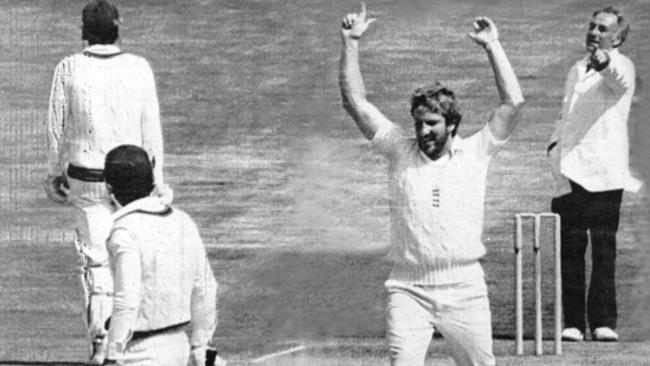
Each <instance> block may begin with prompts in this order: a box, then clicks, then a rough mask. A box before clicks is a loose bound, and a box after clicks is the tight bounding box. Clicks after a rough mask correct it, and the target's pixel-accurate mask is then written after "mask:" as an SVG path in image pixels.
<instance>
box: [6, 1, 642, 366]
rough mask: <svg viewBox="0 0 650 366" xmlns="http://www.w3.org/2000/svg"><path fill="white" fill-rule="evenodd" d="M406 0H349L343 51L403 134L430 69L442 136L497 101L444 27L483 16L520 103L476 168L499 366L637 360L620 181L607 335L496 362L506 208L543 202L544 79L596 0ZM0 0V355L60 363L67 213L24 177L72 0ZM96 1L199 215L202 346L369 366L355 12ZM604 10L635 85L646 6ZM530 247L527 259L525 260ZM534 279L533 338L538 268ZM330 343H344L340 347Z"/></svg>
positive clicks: (466, 129) (635, 201)
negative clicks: (215, 300) (206, 336)
mask: <svg viewBox="0 0 650 366" xmlns="http://www.w3.org/2000/svg"><path fill="white" fill-rule="evenodd" d="M426 3H427V2H425V1H419V0H409V1H399V2H398V1H388V0H381V1H367V4H368V10H369V12H370V15H371V16H372V17H376V18H378V21H377V22H376V23H374V24H373V25H372V26H371V29H370V31H369V32H368V34H367V36H366V37H365V39H364V41H363V42H362V46H361V62H362V70H363V73H364V77H365V80H366V87H367V89H368V92H369V98H370V99H371V101H373V102H374V103H375V104H376V105H377V106H378V107H379V108H380V109H381V110H382V111H384V113H385V114H386V115H387V116H388V117H389V118H391V119H392V120H394V121H395V122H397V123H400V124H402V125H404V126H409V125H410V123H411V122H410V118H409V116H408V95H409V94H410V92H411V91H412V90H413V89H415V87H416V86H419V85H421V84H425V83H430V82H432V81H435V80H438V79H440V80H444V81H447V82H448V84H449V85H450V87H451V88H452V89H454V90H455V91H457V95H458V97H459V99H460V103H461V107H462V110H463V112H464V118H463V122H462V124H461V126H460V129H459V134H460V135H462V136H467V135H468V134H470V133H472V132H473V131H476V130H477V129H478V128H480V126H481V125H482V123H484V121H485V120H486V118H487V117H488V115H489V113H490V109H491V108H492V107H493V106H495V105H496V103H497V102H498V100H497V92H496V90H495V88H494V81H493V75H492V73H491V71H490V67H489V63H488V60H487V57H486V56H485V55H484V54H483V51H482V50H480V48H478V47H477V46H475V45H474V44H473V43H472V42H471V41H470V40H469V39H468V38H467V36H466V34H467V32H469V30H470V28H471V27H470V25H471V18H472V17H473V16H476V15H487V16H490V17H492V18H493V19H494V21H495V22H496V24H497V26H498V28H499V31H500V35H501V37H500V38H501V40H502V43H503V45H504V48H505V49H506V51H507V52H508V55H509V57H510V60H511V62H512V64H513V67H514V68H515V71H516V72H517V74H518V75H519V77H520V81H521V84H522V88H523V90H524V94H525V96H526V98H527V100H528V104H527V106H526V108H525V111H524V112H523V118H522V121H521V122H520V125H519V126H518V129H517V130H516V132H515V133H514V135H513V136H512V138H511V140H510V142H509V143H508V145H507V146H506V147H505V149H504V151H502V152H501V153H500V154H499V155H498V156H497V158H496V159H495V160H494V161H493V163H492V165H491V170H490V174H489V184H488V191H487V199H486V218H485V225H484V238H483V239H484V242H485V244H486V246H487V248H488V254H487V255H486V257H485V259H484V261H483V264H484V267H485V270H486V274H487V282H488V286H489V291H490V300H491V308H492V313H493V329H494V334H495V337H496V338H497V341H496V345H495V352H496V353H497V355H498V356H499V360H500V362H501V361H502V362H503V364H506V365H509V364H512V365H515V364H520V363H525V364H532V365H540V364H556V365H564V364H566V365H575V364H585V365H587V364H589V365H592V364H602V365H608V364H612V363H613V364H643V363H644V362H643V361H642V360H647V359H648V353H649V349H650V343H648V340H649V339H650V316H649V315H648V314H649V311H648V310H649V309H648V305H647V304H649V303H650V301H649V300H650V288H649V286H648V285H647V283H648V280H650V270H649V269H648V266H647V262H648V259H650V249H649V248H650V245H649V244H650V243H649V240H648V238H649V237H650V235H649V234H650V229H649V225H648V223H650V209H649V207H650V206H649V205H648V203H649V202H648V195H647V190H645V189H644V190H643V191H642V192H640V193H639V194H636V195H631V194H626V195H625V196H624V202H623V209H622V219H621V229H620V231H619V247H618V254H619V256H618V272H617V275H618V291H619V293H618V297H619V312H620V316H619V331H620V335H621V337H622V340H623V342H621V343H619V344H617V345H603V344H598V343H592V342H585V343H583V344H580V345H570V346H566V350H565V355H564V356H562V357H555V356H547V357H543V358H533V357H530V358H516V357H514V356H511V354H512V348H511V346H512V347H514V345H513V343H514V341H512V340H511V338H512V337H513V329H514V325H513V322H514V318H513V313H514V310H513V307H514V302H513V287H514V283H513V279H512V274H513V266H514V264H513V254H512V245H513V222H512V215H513V214H514V213H516V212H522V211H546V210H548V207H549V202H550V199H551V197H552V194H553V191H552V184H553V182H552V179H551V176H550V173H549V172H548V169H547V166H546V162H545V160H544V149H545V146H546V142H547V141H548V138H549V136H550V133H551V131H552V124H553V122H554V120H555V119H556V118H557V116H558V113H559V109H560V105H561V98H562V90H563V84H564V81H565V76H566V73H567V71H568V69H569V67H570V65H571V64H572V62H574V61H575V60H576V59H577V58H578V57H581V55H582V54H583V51H582V50H583V45H582V43H583V40H584V33H585V30H586V25H587V22H588V19H589V15H590V14H591V12H592V11H594V10H596V9H598V8H600V7H601V6H602V3H601V2H600V1H597V0H579V1H563V0H549V1H546V2H544V3H543V4H542V3H541V2H534V1H532V0H531V1H528V0H527V1H515V0H509V1H489V2H484V1H480V0H473V1H464V2H458V3H454V2H451V1H435V5H427V4H426ZM428 3H433V1H430V2H428ZM2 4H3V6H2V7H1V8H0V29H2V31H3V32H1V33H0V34H2V35H1V36H0V46H1V47H2V53H0V107H1V108H0V118H1V121H2V124H1V125H0V162H1V163H2V164H3V166H4V167H5V169H2V171H0V215H1V216H2V221H1V222H0V248H1V250H2V255H1V256H0V268H2V269H1V270H0V289H1V295H0V364H9V363H8V362H4V363H3V360H17V361H25V362H31V361H34V362H54V361H63V360H65V361H70V362H80V361H83V360H85V358H86V348H85V347H86V346H85V340H84V327H83V324H82V320H81V319H82V318H81V308H80V303H81V300H80V294H79V288H78V283H77V279H76V273H75V261H76V258H75V254H74V252H73V249H72V245H71V244H70V243H69V239H70V237H71V236H70V228H71V224H72V223H71V220H70V215H69V214H70V210H71V208H69V207H61V206H57V205H55V204H53V203H51V202H49V201H48V200H47V199H46V198H45V195H44V194H43V192H42V189H41V188H40V181H41V179H42V177H43V176H44V174H45V169H44V164H43V162H44V159H45V135H44V121H45V119H46V117H47V100H48V97H49V88H50V82H51V78H52V71H53V69H54V66H55V65H56V63H57V62H58V61H59V60H60V59H61V58H62V57H63V56H65V55H67V54H70V53H72V52H75V51H78V50H79V49H80V47H81V41H80V40H79V38H80V31H79V27H78V24H79V22H80V20H79V18H80V11H81V8H82V7H83V4H85V1H82V0H79V1H76V0H75V1H68V2H66V5H65V6H63V5H61V2H58V1H55V0H39V1H32V2H23V1H18V0H5V1H3V2H2ZM117 4H118V6H119V7H120V11H121V15H122V16H123V18H124V21H125V23H124V25H123V27H122V28H121V34H122V36H123V39H122V46H123V48H124V49H125V50H126V51H130V52H133V53H137V54H140V55H143V56H145V57H146V58H147V59H148V60H149V61H150V63H151V65H152V67H153V69H154V72H155V74H156V80H157V86H158V94H159V99H160V105H161V115H162V121H163V129H164V135H165V159H166V160H165V174H166V179H167V180H168V182H169V183H170V184H171V185H172V186H173V188H174V190H175V197H176V204H177V206H179V207H181V208H183V209H185V210H186V211H188V212H189V213H190V214H191V215H192V216H193V217H194V218H195V219H196V221H197V223H198V224H199V226H200V229H201V233H202V235H203V238H204V240H205V242H206V244H207V245H208V247H209V255H210V259H211V261H212V264H213V268H214V270H215V273H216V276H217V280H218V281H219V283H220V293H219V301H220V303H219V309H220V324H219V334H220V339H221V340H222V343H221V349H222V352H223V353H224V355H225V356H226V357H228V358H231V359H234V360H251V359H255V358H256V357H257V358H259V357H262V356H263V355H265V354H268V353H273V352H275V351H277V350H281V349H284V348H283V347H285V346H286V347H287V348H290V347H292V346H295V344H297V342H306V343H307V344H310V345H314V346H313V347H311V348H309V349H308V350H306V351H302V352H298V353H296V354H294V355H290V356H283V357H284V358H282V359H281V360H279V361H278V360H272V361H270V362H280V363H277V364H292V363H290V362H293V364H296V365H297V364H305V363H307V362H309V363H313V364H314V365H319V364H321V363H322V364H323V365H338V364H341V365H342V364H346V365H357V364H358V365H363V364H371V363H372V364H376V363H379V364H381V363H382V362H383V363H385V351H384V350H383V348H382V347H381V337H382V334H383V319H382V311H383V307H384V295H383V289H382V283H383V281H384V280H385V278H386V276H387V274H388V271H389V270H390V265H389V264H388V263H387V262H386V261H385V260H384V259H383V254H384V253H385V251H386V248H387V245H388V236H389V231H388V208H387V204H388V202H387V189H386V176H385V162H384V161H383V160H382V159H381V158H380V157H377V156H376V155H375V154H373V152H372V151H371V150H370V149H369V147H368V145H367V143H366V142H365V140H364V139H363V137H362V136H361V134H360V133H359V131H357V129H356V127H355V126H354V123H353V122H352V121H351V119H350V118H349V117H348V116H347V115H346V114H345V112H344V111H343V110H342V108H341V102H340V97H339V92H338V81H337V65H338V58H339V46H340V40H339V23H340V18H341V17H342V16H343V15H344V14H345V13H346V12H350V11H355V10H356V9H358V3H357V2H356V1H351V0H350V1H348V0H333V1H327V0H312V1H309V2H308V1H298V0H293V1H281V0H265V1H261V0H222V1H202V0H183V1H171V0H161V1H136V0H131V1H126V0H124V1H119V2H117ZM624 9H625V11H626V13H627V14H629V17H630V20H631V24H632V30H631V34H630V37H629V39H628V41H627V43H626V44H625V45H624V46H623V48H622V51H623V52H624V53H626V54H627V55H629V56H630V57H631V58H632V59H633V60H634V61H635V63H636V68H637V76H638V79H639V82H640V84H641V85H643V84H644V83H645V84H647V80H646V79H647V75H648V71H650V70H649V68H650V62H648V59H647V55H648V54H650V43H649V42H648V40H647V39H646V38H645V34H648V32H649V31H650V3H648V2H647V1H644V0H630V1H626V2H625V6H624ZM637 97H638V98H637V102H636V103H635V104H634V105H633V107H632V113H631V119H630V126H631V127H630V131H631V140H632V148H631V151H632V167H633V169H634V173H635V175H636V176H637V177H639V178H642V179H645V180H647V178H648V176H649V175H650V169H649V167H648V164H647V161H648V158H650V148H649V145H648V143H647V141H648V139H649V138H650V124H649V123H648V120H647V116H648V115H649V113H648V112H649V103H648V91H647V88H646V87H641V88H639V91H638V92H637ZM530 253H531V252H530V251H528V253H527V254H530ZM549 255H550V252H548V251H547V255H546V256H545V257H544V258H545V259H549V258H550V257H549ZM530 257H531V256H529V258H528V260H527V264H529V266H528V267H527V268H530V269H531V270H530V271H528V272H527V274H528V275H529V276H531V275H532V266H530V264H531V263H532V261H531V259H532V258H530ZM546 263H547V265H549V264H550V261H548V260H547V261H546ZM544 273H545V278H546V279H547V281H546V283H545V287H544V290H545V294H548V295H547V296H546V302H545V304H544V315H545V325H546V332H545V336H546V337H547V338H548V337H550V336H551V328H552V327H551V325H552V321H551V314H552V303H551V302H550V300H551V298H552V297H551V293H552V292H551V290H552V287H551V286H552V284H551V278H552V277H551V275H550V274H551V273H552V272H551V268H550V265H549V266H548V267H547V268H546V269H545V272H544ZM529 278H530V277H529ZM531 281H532V280H529V282H527V283H526V284H528V285H532V282H531ZM527 295H528V299H527V300H526V309H527V313H526V314H527V317H526V332H527V335H528V336H531V335H532V330H533V329H532V327H533V322H532V317H531V315H532V291H530V292H528V293H527ZM349 339H353V340H355V342H356V343H355V342H350V344H352V345H353V346H346V345H345V344H347V343H346V342H347V340H349ZM328 342H334V343H332V344H334V345H335V346H332V344H331V343H328ZM323 345H326V346H323ZM327 345H329V346H327ZM328 347H329V348H328ZM432 352H433V353H432V356H435V357H444V354H445V353H444V352H446V351H445V347H442V346H441V345H440V342H438V341H436V342H434V344H433V346H432ZM305 357H306V358H307V359H308V360H309V361H305ZM284 362H286V363H284ZM646 363H647V362H646Z"/></svg>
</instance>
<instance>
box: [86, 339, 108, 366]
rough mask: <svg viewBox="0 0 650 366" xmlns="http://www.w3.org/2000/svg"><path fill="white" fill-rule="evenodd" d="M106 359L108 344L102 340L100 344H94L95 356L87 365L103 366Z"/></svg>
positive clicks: (93, 355)
mask: <svg viewBox="0 0 650 366" xmlns="http://www.w3.org/2000/svg"><path fill="white" fill-rule="evenodd" d="M104 358H106V342H104V340H103V339H102V340H101V341H100V342H93V354H92V356H90V360H89V361H88V363H87V365H101V364H103V363H104Z"/></svg>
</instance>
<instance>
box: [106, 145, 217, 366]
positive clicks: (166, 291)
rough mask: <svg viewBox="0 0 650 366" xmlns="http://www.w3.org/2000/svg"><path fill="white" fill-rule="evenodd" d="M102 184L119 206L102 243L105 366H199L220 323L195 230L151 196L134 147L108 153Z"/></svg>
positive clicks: (146, 165) (144, 158)
mask: <svg viewBox="0 0 650 366" xmlns="http://www.w3.org/2000/svg"><path fill="white" fill-rule="evenodd" d="M104 179H105V181H106V188H107V190H108V192H109V193H110V197H111V199H112V201H113V202H114V204H115V206H116V212H115V213H114V214H113V219H114V224H113V228H112V230H111V233H110V236H109V238H108V244H107V247H108V251H109V254H110V266H111V272H112V274H113V280H114V288H115V292H114V300H113V314H112V315H111V318H110V324H109V327H108V328H109V331H108V348H107V355H106V360H105V361H104V364H105V365H110V364H113V365H158V366H165V365H169V366H172V365H174V366H185V365H188V360H190V361H191V362H189V364H190V365H194V366H204V365H205V364H206V354H208V342H209V340H210V339H211V337H212V334H213V332H214V329H215V327H216V324H217V314H216V294H217V282H216V281H215V278H214V274H213V272H212V269H211V268H210V264H209V262H208V259H207V256H206V251H205V247H204V246H203V242H202V241H201V237H200V236H199V231H198V229H197V226H196V224H195V223H194V221H193V220H192V219H191V218H190V217H189V215H187V214H186V213H185V212H183V211H181V210H179V209H177V208H175V207H172V206H171V205H170V204H168V203H165V202H164V201H163V200H162V199H161V198H160V197H158V196H157V195H155V194H151V193H152V191H153V189H154V184H153V166H152V163H151V161H150V159H149V156H148V155H147V153H146V152H145V151H144V150H143V149H141V148H139V147H137V146H134V145H122V146H118V147H116V148H115V149H113V150H111V151H110V152H109V153H108V154H107V155H106V160H105V167H104ZM186 328H188V329H189V332H187V333H186V332H185V330H186ZM188 333H189V339H188Z"/></svg>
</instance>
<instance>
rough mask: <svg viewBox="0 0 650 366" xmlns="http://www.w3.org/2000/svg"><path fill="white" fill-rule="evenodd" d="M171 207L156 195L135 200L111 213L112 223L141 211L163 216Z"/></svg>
mask: <svg viewBox="0 0 650 366" xmlns="http://www.w3.org/2000/svg"><path fill="white" fill-rule="evenodd" d="M170 208H171V206H170V205H169V204H166V203H164V202H163V201H162V199H161V198H160V197H159V196H157V195H152V196H148V197H144V198H140V199H137V200H135V201H133V202H131V203H129V204H128V205H126V206H124V207H122V208H120V209H119V210H117V211H115V213H113V221H117V220H119V219H120V218H122V217H124V216H126V215H128V214H130V213H132V212H135V211H141V212H146V213H151V214H164V213H166V212H167V211H169V209H170Z"/></svg>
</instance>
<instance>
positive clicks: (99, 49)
mask: <svg viewBox="0 0 650 366" xmlns="http://www.w3.org/2000/svg"><path fill="white" fill-rule="evenodd" d="M83 52H88V53H92V54H95V55H101V56H107V55H113V54H116V53H120V52H122V51H121V50H120V48H119V47H118V46H116V45H114V44H94V45H92V46H88V47H86V48H85V49H84V50H83Z"/></svg>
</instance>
